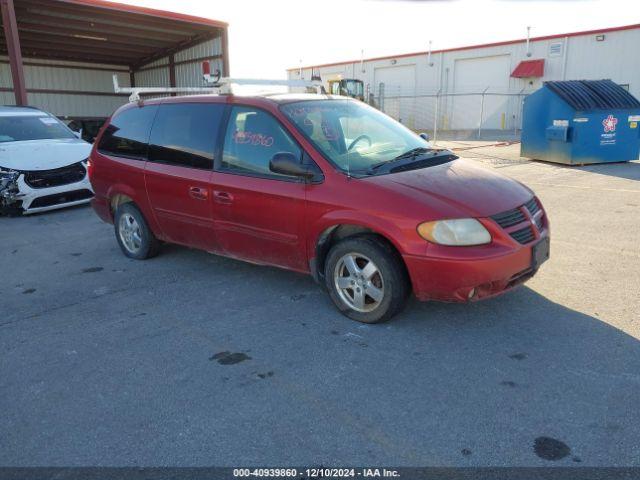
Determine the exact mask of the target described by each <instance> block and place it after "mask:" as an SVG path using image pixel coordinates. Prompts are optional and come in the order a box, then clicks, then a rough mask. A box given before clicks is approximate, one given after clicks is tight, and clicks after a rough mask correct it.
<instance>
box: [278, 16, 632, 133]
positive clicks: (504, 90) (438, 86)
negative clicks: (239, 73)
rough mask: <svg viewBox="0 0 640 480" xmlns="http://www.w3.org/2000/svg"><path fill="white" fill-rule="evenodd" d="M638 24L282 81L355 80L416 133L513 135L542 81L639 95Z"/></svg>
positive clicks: (325, 69)
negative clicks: (591, 84)
mask: <svg viewBox="0 0 640 480" xmlns="http://www.w3.org/2000/svg"><path fill="white" fill-rule="evenodd" d="M638 45H640V25H628V26H623V27H616V28H605V29H602V30H594V31H585V32H576V33H568V34H559V35H550V36H545V37H536V38H531V39H520V40H513V41H505V42H498V43H492V44H486V45H474V46H467V47H459V48H451V49H447V50H436V51H432V52H417V53H409V54H402V55H396V56H389V57H379V58H370V59H364V60H354V61H348V62H338V63H332V64H325V65H316V66H308V67H303V68H292V69H289V70H288V77H289V78H290V79H298V78H304V79H310V78H311V76H312V75H320V76H321V78H322V80H323V81H325V82H326V81H327V79H329V78H331V77H337V76H341V77H342V78H345V79H347V78H356V79H360V80H362V81H363V82H364V84H365V92H366V94H367V98H368V99H369V101H371V102H373V103H375V104H376V106H378V107H379V108H381V109H382V110H383V111H385V112H386V113H388V114H389V115H391V116H392V117H395V118H397V119H400V120H401V121H402V122H403V123H405V124H406V125H407V126H409V127H411V128H414V129H420V130H435V132H434V133H441V132H447V131H453V132H460V131H462V132H466V133H467V134H469V133H470V134H471V135H472V136H474V137H476V136H477V137H480V136H481V135H483V134H484V133H491V132H494V133H495V132H496V131H499V132H502V133H503V136H504V134H505V133H513V134H514V135H517V134H518V133H519V129H520V126H521V121H522V102H523V100H524V97H525V96H526V95H528V94H529V93H531V92H533V91H535V90H537V89H538V88H540V87H541V86H542V82H543V81H546V80H589V79H594V80H595V79H603V78H607V79H611V80H613V81H615V82H616V83H618V84H620V85H622V86H623V87H624V88H626V89H628V90H629V91H630V92H631V93H632V94H633V95H634V96H636V97H640V55H638V53H637V48H638Z"/></svg>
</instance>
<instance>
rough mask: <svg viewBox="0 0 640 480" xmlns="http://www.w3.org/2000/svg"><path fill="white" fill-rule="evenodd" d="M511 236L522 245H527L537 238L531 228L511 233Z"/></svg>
mask: <svg viewBox="0 0 640 480" xmlns="http://www.w3.org/2000/svg"><path fill="white" fill-rule="evenodd" d="M511 236H512V237H513V239H514V240H515V241H516V242H519V243H522V244H523V245H524V244H525V243H529V242H531V241H532V240H533V239H534V238H536V236H535V235H534V233H533V230H531V227H525V228H523V229H520V230H517V231H515V232H511Z"/></svg>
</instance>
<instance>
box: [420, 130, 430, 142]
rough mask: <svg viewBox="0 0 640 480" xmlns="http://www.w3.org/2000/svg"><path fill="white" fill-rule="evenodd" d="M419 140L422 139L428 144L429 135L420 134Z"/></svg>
mask: <svg viewBox="0 0 640 480" xmlns="http://www.w3.org/2000/svg"><path fill="white" fill-rule="evenodd" d="M420 138H421V139H423V140H424V141H425V142H428V141H429V134H428V133H424V132H422V133H421V134H420Z"/></svg>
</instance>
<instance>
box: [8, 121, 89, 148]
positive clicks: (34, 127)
mask: <svg viewBox="0 0 640 480" xmlns="http://www.w3.org/2000/svg"><path fill="white" fill-rule="evenodd" d="M62 138H76V136H75V135H74V134H73V132H72V131H71V130H69V129H68V128H67V127H66V126H65V125H63V124H62V123H61V122H60V121H59V120H58V119H57V118H54V117H50V116H48V115H44V114H28V115H24V114H23V115H7V116H4V115H2V116H0V143H8V142H21V141H25V140H55V139H62Z"/></svg>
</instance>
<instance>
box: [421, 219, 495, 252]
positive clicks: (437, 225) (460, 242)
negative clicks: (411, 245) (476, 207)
mask: <svg viewBox="0 0 640 480" xmlns="http://www.w3.org/2000/svg"><path fill="white" fill-rule="evenodd" d="M418 234H419V235H420V236H421V237H422V238H424V239H425V240H427V241H429V242H433V243H438V244H440V245H451V246H470V245H485V244H487V243H489V242H491V234H490V233H489V232H488V231H487V229H486V228H484V226H483V225H482V224H481V223H480V222H479V221H478V220H476V219H475V218H460V219H455V220H439V221H435V222H425V223H422V224H420V225H418Z"/></svg>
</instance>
